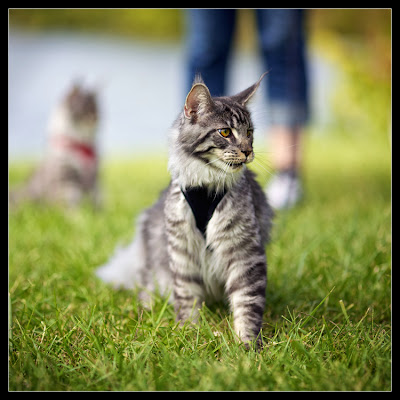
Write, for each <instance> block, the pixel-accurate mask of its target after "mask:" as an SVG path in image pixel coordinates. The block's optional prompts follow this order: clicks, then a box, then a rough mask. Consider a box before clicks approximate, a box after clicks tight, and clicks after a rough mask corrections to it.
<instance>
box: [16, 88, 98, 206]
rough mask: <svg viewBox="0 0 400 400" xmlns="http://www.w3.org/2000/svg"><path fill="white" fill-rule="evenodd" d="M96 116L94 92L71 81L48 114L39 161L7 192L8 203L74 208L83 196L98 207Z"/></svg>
mask: <svg viewBox="0 0 400 400" xmlns="http://www.w3.org/2000/svg"><path fill="white" fill-rule="evenodd" d="M98 119H99V111H98V104H97V96H96V93H95V92H94V91H92V90H88V89H85V88H83V86H82V85H81V84H79V83H74V84H73V85H72V87H71V88H70V89H69V90H68V92H67V93H66V95H65V96H64V98H63V99H62V101H61V102H60V104H58V105H57V106H56V108H55V109H54V111H53V112H52V114H51V116H50V120H49V125H48V141H47V151H46V154H45V157H44V159H43V161H42V163H41V164H40V165H39V166H38V168H37V169H36V171H35V172H34V173H33V175H32V176H31V178H30V179H29V181H28V182H27V183H26V184H25V185H23V186H22V187H20V188H18V189H16V190H13V191H11V192H10V196H9V197H10V205H11V206H13V205H15V204H17V203H20V202H21V201H23V200H31V201H38V202H41V203H45V204H49V203H51V204H54V203H56V204H61V205H64V206H68V207H75V206H77V205H78V204H80V203H81V201H82V200H83V199H84V198H85V197H87V198H89V200H90V201H91V202H92V203H93V205H94V206H98V205H99V190H98V157H97V151H96V136H97V128H98Z"/></svg>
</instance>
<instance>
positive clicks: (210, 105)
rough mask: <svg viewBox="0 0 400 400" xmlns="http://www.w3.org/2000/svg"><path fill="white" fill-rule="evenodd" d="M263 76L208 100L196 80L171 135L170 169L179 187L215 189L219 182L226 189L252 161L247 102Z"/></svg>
mask: <svg viewBox="0 0 400 400" xmlns="http://www.w3.org/2000/svg"><path fill="white" fill-rule="evenodd" d="M264 75H265V74H264ZM264 75H262V76H261V78H260V79H259V81H258V82H256V83H255V84H254V85H252V86H250V87H249V88H247V89H246V90H244V91H242V92H240V93H239V94H237V95H235V96H230V97H211V95H210V92H209V90H208V88H207V86H206V85H205V84H204V83H203V82H202V81H199V80H198V81H197V82H196V81H195V83H194V84H193V87H192V89H191V90H190V92H189V94H188V95H187V97H186V101H185V105H184V109H183V113H182V115H181V116H180V118H178V120H177V123H176V124H175V129H173V131H172V135H171V143H170V144H171V149H172V151H171V156H170V162H169V167H170V171H171V172H172V174H173V175H174V176H175V177H177V178H178V179H179V180H180V181H181V182H180V183H181V186H185V185H187V186H198V185H207V186H209V187H214V188H215V187H218V185H220V183H221V181H222V180H226V181H227V182H225V183H226V185H227V186H229V185H230V183H233V182H234V181H235V180H236V179H238V176H240V174H239V173H240V171H242V170H243V167H244V165H245V164H248V163H250V162H252V161H253V160H254V151H253V131H254V128H253V123H252V121H251V117H250V112H249V111H248V109H247V108H246V103H247V101H248V100H249V99H250V98H251V97H252V95H253V94H254V93H255V91H256V90H257V88H258V86H259V84H260V82H261V79H262V78H263V77H264ZM228 181H229V182H228ZM225 183H224V184H225Z"/></svg>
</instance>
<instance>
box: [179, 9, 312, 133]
mask: <svg viewBox="0 0 400 400" xmlns="http://www.w3.org/2000/svg"><path fill="white" fill-rule="evenodd" d="M255 11H256V20H257V27H258V40H259V46H260V50H261V55H262V60H263V63H264V66H265V70H270V72H269V74H268V85H265V86H266V95H267V98H268V104H269V112H268V114H269V115H270V123H272V124H283V125H288V126H296V125H303V124H305V123H306V121H307V119H308V108H309V107H308V84H307V70H306V65H305V38H304V24H303V19H304V18H303V17H304V10H290V9H285V10H279V9H274V10H271V9H262V10H255ZM186 12H187V55H188V60H187V78H186V79H187V81H186V82H187V89H188V91H189V90H190V88H191V85H192V82H193V79H194V76H195V74H196V73H200V74H201V76H202V77H203V79H204V82H205V83H206V85H207V86H208V88H209V89H210V92H211V94H212V95H213V96H222V95H224V94H225V88H226V69H227V65H228V58H229V53H230V50H231V47H232V38H233V33H234V28H235V19H236V10H234V9H233V10H215V9H199V10H187V11H186Z"/></svg>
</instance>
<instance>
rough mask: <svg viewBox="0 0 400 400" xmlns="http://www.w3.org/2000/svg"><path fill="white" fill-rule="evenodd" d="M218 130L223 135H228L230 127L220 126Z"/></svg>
mask: <svg viewBox="0 0 400 400" xmlns="http://www.w3.org/2000/svg"><path fill="white" fill-rule="evenodd" d="M218 132H219V133H220V134H221V135H222V136H223V137H228V136H229V135H230V134H231V133H232V131H231V129H230V128H222V129H218Z"/></svg>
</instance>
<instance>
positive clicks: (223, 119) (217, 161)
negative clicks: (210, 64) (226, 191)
mask: <svg viewBox="0 0 400 400" xmlns="http://www.w3.org/2000/svg"><path fill="white" fill-rule="evenodd" d="M189 100H191V99H189ZM187 114H188V117H187V118H186V119H187V121H185V122H186V123H185V125H186V129H183V130H182V135H181V139H182V142H183V143H185V147H186V149H187V150H188V151H189V152H190V153H191V154H192V155H193V156H195V157H197V158H199V159H200V160H202V161H204V163H205V164H206V165H207V166H210V167H211V168H219V169H223V170H225V171H238V170H240V169H241V168H242V166H243V165H244V164H248V163H250V162H251V161H253V159H254V152H253V131H254V128H253V123H252V121H251V118H250V113H249V112H248V110H247V109H246V108H245V107H244V106H243V105H241V104H240V103H239V102H237V101H235V100H232V98H230V97H225V98H224V97H221V98H213V99H212V103H211V104H210V105H209V107H208V110H207V111H206V112H203V113H202V114H196V115H195V116H193V115H191V114H190V113H187ZM193 132H198V134H195V135H193Z"/></svg>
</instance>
